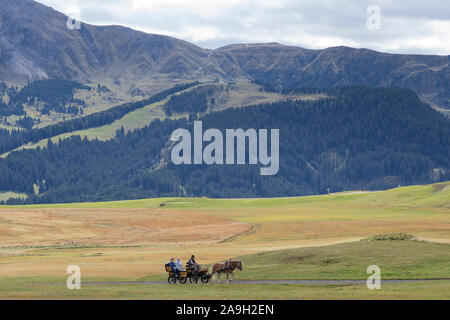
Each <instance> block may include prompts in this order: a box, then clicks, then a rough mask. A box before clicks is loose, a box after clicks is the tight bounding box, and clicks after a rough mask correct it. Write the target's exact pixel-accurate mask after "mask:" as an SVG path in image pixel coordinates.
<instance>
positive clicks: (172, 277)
mask: <svg viewBox="0 0 450 320" xmlns="http://www.w3.org/2000/svg"><path fill="white" fill-rule="evenodd" d="M165 267H166V271H167V272H168V273H169V277H168V278H167V282H169V283H170V284H175V283H176V282H177V281H178V282H179V283H181V284H185V283H186V282H187V279H189V282H190V283H198V280H199V279H200V281H201V282H202V283H207V282H208V281H209V279H211V275H210V274H208V268H200V270H199V271H198V273H197V274H195V272H194V270H193V269H192V268H187V269H186V271H180V272H178V274H175V271H173V269H172V268H171V267H170V266H169V265H167V264H166V266H165Z"/></svg>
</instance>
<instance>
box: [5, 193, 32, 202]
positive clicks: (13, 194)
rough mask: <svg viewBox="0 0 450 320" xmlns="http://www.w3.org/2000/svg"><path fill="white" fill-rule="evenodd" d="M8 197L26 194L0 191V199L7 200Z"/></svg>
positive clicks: (19, 196)
mask: <svg viewBox="0 0 450 320" xmlns="http://www.w3.org/2000/svg"><path fill="white" fill-rule="evenodd" d="M10 198H24V199H26V198H27V195H26V194H25V193H17V192H11V191H9V192H0V201H1V200H5V201H6V200H8V199H10Z"/></svg>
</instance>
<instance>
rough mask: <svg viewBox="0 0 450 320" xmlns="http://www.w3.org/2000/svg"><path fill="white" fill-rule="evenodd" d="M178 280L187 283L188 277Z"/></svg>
mask: <svg viewBox="0 0 450 320" xmlns="http://www.w3.org/2000/svg"><path fill="white" fill-rule="evenodd" d="M178 281H179V282H180V283H181V284H185V283H186V281H187V278H180V279H178Z"/></svg>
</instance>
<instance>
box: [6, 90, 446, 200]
mask: <svg viewBox="0 0 450 320" xmlns="http://www.w3.org/2000/svg"><path fill="white" fill-rule="evenodd" d="M178 89H179V88H178ZM173 90H175V89H173ZM302 90H308V92H313V91H314V89H311V88H310V89H302ZM317 90H320V92H324V93H326V95H327V96H328V98H325V99H320V100H317V101H299V100H297V101H290V100H289V101H283V102H276V103H271V104H263V105H257V106H250V107H245V108H234V109H227V110H224V111H220V112H212V113H207V114H201V115H200V114H197V113H195V112H193V113H191V116H190V117H189V119H186V118H180V119H172V120H170V119H166V120H164V121H161V120H155V121H153V122H152V123H150V124H149V125H148V126H147V127H144V128H142V129H137V130H134V131H133V132H128V133H124V131H123V130H118V132H117V135H116V138H115V139H112V140H109V141H105V142H100V141H97V140H93V141H89V140H87V139H81V138H80V137H72V138H69V139H67V140H63V141H60V142H59V143H58V144H53V143H51V141H49V143H48V147H46V148H43V149H40V148H38V149H36V150H24V151H19V152H13V153H11V154H10V155H9V156H8V157H6V158H5V159H0V190H4V191H16V192H21V193H27V194H28V199H27V200H19V199H12V200H9V201H8V203H10V204H14V203H21V202H27V203H43V202H46V203H53V202H75V201H99V200H119V199H133V198H145V197H155V196H209V197H270V196H293V195H308V194H320V193H325V192H327V190H328V189H330V190H331V191H341V190H349V189H361V188H364V189H382V188H389V187H395V186H398V185H407V184H417V183H430V182H434V181H442V180H450V147H449V146H450V120H449V119H447V118H445V117H444V116H442V115H441V114H440V113H438V112H436V111H434V110H433V109H431V108H430V107H429V106H428V105H426V104H425V103H423V102H421V101H420V100H419V99H418V97H417V95H416V94H415V93H414V92H412V91H410V90H408V89H403V88H370V87H362V86H351V87H342V88H333V89H317ZM181 96H183V95H180V97H181ZM190 98H192V97H190ZM155 99H156V98H155ZM147 103H148V101H147ZM130 107H131V106H130ZM185 111H188V110H185ZM119 113H120V112H119ZM197 119H198V120H201V121H202V122H203V130H206V129H208V128H218V129H220V130H225V129H227V128H243V129H248V128H256V129H258V128H265V129H275V128H277V129H279V130H280V170H279V172H278V174H277V175H275V176H261V175H260V172H259V166H256V165H211V166H208V165H180V166H176V165H174V164H172V163H171V160H170V149H171V147H173V143H170V140H169V136H170V134H171V133H172V132H173V130H175V129H177V128H187V129H189V130H192V126H193V121H194V120H197ZM77 120H78V119H77ZM71 121H74V120H71ZM80 121H81V120H80ZM68 123H70V121H69V122H68ZM68 123H66V124H64V123H63V124H61V125H62V126H65V125H66V126H68V125H69V124H68ZM73 128H75V127H73ZM31 131H33V130H31ZM63 131H64V130H63ZM58 132H59V131H58ZM9 135H10V134H6V133H5V132H3V131H0V139H3V140H4V141H6V142H7V141H9V140H10V139H11V137H9ZM13 135H17V136H19V137H22V134H20V133H13ZM42 137H45V135H44V134H42V135H40V136H39V138H42ZM6 142H4V143H6ZM6 149H7V148H6Z"/></svg>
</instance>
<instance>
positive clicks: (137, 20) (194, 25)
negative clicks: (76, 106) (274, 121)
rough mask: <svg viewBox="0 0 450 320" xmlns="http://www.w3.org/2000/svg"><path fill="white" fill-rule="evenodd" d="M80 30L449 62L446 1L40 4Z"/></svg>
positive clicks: (65, 0) (49, 0) (76, 0)
mask: <svg viewBox="0 0 450 320" xmlns="http://www.w3.org/2000/svg"><path fill="white" fill-rule="evenodd" d="M38 2H41V3H43V4H46V5H48V6H51V7H53V8H54V9H56V10H58V11H61V12H63V13H65V14H66V15H69V16H71V17H73V18H77V19H79V20H81V21H82V22H86V23H90V24H95V25H110V24H116V25H123V26H127V27H130V28H133V29H136V30H140V31H144V32H148V33H157V34H164V35H169V36H173V37H176V38H179V39H183V40H186V41H189V42H192V43H195V44H196V45H198V46H200V47H203V48H212V49H215V48H218V47H220V46H224V45H228V44H233V43H259V42H279V43H282V44H286V45H295V46H300V47H303V48H309V49H323V48H327V47H332V46H349V47H355V48H369V49H373V50H377V51H382V52H390V53H417V54H439V55H449V54H450V1H449V0H438V1H436V0H426V1H424V0H409V1H400V0H396V1H394V0H392V1H386V0H379V1H375V0H373V1H366V0H334V1H333V0H128V1H126V0H39V1H38Z"/></svg>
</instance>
